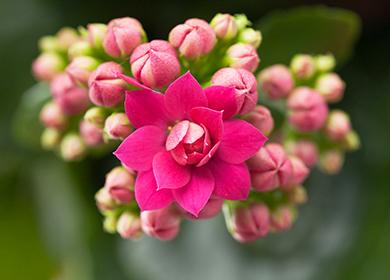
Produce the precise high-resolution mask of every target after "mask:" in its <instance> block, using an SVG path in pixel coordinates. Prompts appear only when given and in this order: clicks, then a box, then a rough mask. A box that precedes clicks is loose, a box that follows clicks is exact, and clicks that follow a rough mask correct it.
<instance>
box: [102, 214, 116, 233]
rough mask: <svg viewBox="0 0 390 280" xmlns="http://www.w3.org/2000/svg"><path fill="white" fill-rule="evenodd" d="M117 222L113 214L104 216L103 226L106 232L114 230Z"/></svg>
mask: <svg viewBox="0 0 390 280" xmlns="http://www.w3.org/2000/svg"><path fill="white" fill-rule="evenodd" d="M117 223H118V221H117V218H116V217H115V216H112V215H108V216H106V217H105V218H104V221H103V228H104V230H105V231H106V232H108V233H111V234H113V233H115V232H116V225H117Z"/></svg>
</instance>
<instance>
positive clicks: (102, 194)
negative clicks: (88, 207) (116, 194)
mask: <svg viewBox="0 0 390 280" xmlns="http://www.w3.org/2000/svg"><path fill="white" fill-rule="evenodd" d="M95 201H96V206H97V207H98V208H99V210H100V211H102V212H104V211H108V210H112V209H113V208H114V207H115V205H116V203H115V201H114V199H113V198H112V197H111V195H110V193H109V191H108V189H107V188H101V189H100V190H98V192H97V193H96V194H95Z"/></svg>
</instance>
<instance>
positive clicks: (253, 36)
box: [238, 28, 262, 49]
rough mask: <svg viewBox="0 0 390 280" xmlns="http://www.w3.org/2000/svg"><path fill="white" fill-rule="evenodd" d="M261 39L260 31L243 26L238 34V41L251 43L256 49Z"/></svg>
mask: <svg viewBox="0 0 390 280" xmlns="http://www.w3.org/2000/svg"><path fill="white" fill-rule="evenodd" d="M261 41H262V36H261V33H260V31H258V30H254V29H253V28H245V29H244V30H242V31H241V32H240V34H239V35H238V42H240V43H244V44H249V45H252V46H253V47H254V48H255V49H257V48H258V47H259V46H260V44H261Z"/></svg>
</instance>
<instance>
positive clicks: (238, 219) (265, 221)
mask: <svg viewBox="0 0 390 280" xmlns="http://www.w3.org/2000/svg"><path fill="white" fill-rule="evenodd" d="M228 223H229V225H228V227H229V230H230V232H231V234H232V236H233V238H234V239H236V240H237V241H239V242H251V241H255V240H256V239H258V238H260V237H264V236H266V235H267V234H268V231H269V225H270V221H269V211H268V207H267V206H266V205H264V204H262V203H254V204H252V205H250V206H249V207H238V208H236V209H234V210H233V214H232V216H231V220H229V221H228Z"/></svg>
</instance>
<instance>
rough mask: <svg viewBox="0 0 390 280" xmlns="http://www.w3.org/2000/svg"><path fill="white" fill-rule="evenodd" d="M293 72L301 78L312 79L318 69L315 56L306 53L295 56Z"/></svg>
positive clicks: (291, 66) (292, 62)
mask: <svg viewBox="0 0 390 280" xmlns="http://www.w3.org/2000/svg"><path fill="white" fill-rule="evenodd" d="M290 68H291V72H292V73H293V74H294V75H295V76H296V77H297V78H298V79H300V80H308V79H311V78H312V77H313V75H314V73H315V71H316V65H315V61H314V59H313V57H312V56H311V55H306V54H298V55H296V56H294V57H293V59H292V60H291V64H290Z"/></svg>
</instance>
